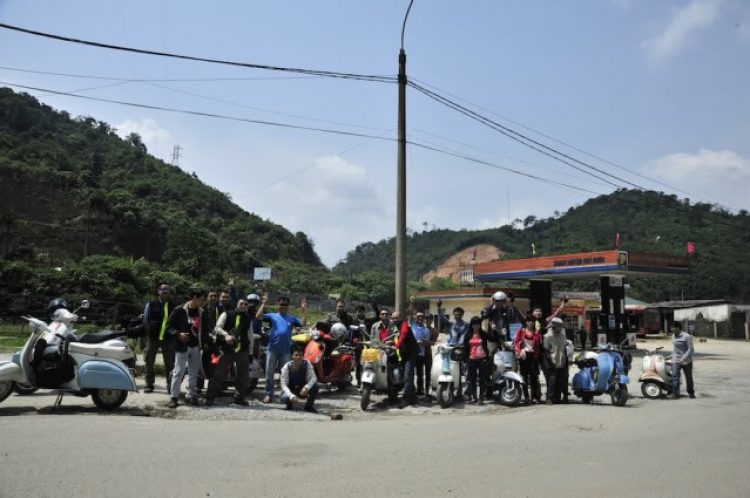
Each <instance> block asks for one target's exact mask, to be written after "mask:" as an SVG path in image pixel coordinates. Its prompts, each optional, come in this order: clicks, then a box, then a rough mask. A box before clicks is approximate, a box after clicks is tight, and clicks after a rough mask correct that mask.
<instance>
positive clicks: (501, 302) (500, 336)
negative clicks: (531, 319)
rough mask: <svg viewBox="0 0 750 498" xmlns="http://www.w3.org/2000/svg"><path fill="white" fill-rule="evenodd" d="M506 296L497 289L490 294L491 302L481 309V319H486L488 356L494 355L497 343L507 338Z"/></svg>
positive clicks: (508, 321)
mask: <svg viewBox="0 0 750 498" xmlns="http://www.w3.org/2000/svg"><path fill="white" fill-rule="evenodd" d="M507 303H508V296H506V295H505V292H503V291H497V292H495V293H494V294H493V295H492V304H490V305H489V306H487V307H486V308H484V309H483V310H482V319H486V320H487V335H488V336H489V340H488V341H487V347H488V348H489V355H490V358H492V357H494V356H495V352H496V351H497V350H498V348H499V347H500V346H499V343H501V342H503V341H505V340H508V339H509V336H508V326H509V324H510V320H509V319H508V309H507Z"/></svg>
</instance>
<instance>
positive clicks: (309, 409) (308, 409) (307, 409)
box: [305, 406, 318, 413]
mask: <svg viewBox="0 0 750 498" xmlns="http://www.w3.org/2000/svg"><path fill="white" fill-rule="evenodd" d="M305 411H306V412H307V413H318V410H316V409H315V407H314V406H306V407H305Z"/></svg>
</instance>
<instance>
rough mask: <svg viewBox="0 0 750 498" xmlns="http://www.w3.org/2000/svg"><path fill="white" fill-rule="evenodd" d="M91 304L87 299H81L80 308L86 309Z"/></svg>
mask: <svg viewBox="0 0 750 498" xmlns="http://www.w3.org/2000/svg"><path fill="white" fill-rule="evenodd" d="M89 306H91V305H90V304H89V302H88V301H87V300H85V299H84V300H83V301H81V308H83V309H88V307H89Z"/></svg>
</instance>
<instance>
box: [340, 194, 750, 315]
mask: <svg viewBox="0 0 750 498" xmlns="http://www.w3.org/2000/svg"><path fill="white" fill-rule="evenodd" d="M518 225H521V226H523V225H525V226H526V227H527V228H526V229H523V230H522V229H520V228H515V227H511V226H508V225H506V226H502V227H500V228H497V229H491V230H481V231H465V230H462V231H452V230H432V231H425V232H422V233H414V234H412V235H411V236H409V237H408V241H407V260H408V279H409V280H418V279H419V278H420V277H421V276H422V275H423V274H424V273H427V272H428V271H430V270H432V269H433V268H435V267H436V266H437V265H439V264H440V263H442V262H443V261H444V260H445V259H446V258H448V257H449V256H450V255H452V254H454V253H456V252H458V251H460V250H462V249H465V248H467V247H470V246H472V245H475V244H480V243H483V244H493V245H495V246H497V247H498V248H500V249H501V250H503V251H505V252H507V253H508V256H507V257H508V258H513V259H517V258H528V257H532V254H531V244H532V243H534V244H535V245H536V254H537V256H544V255H552V254H564V253H574V252H586V251H595V250H607V249H614V244H615V234H616V233H620V237H621V239H620V240H621V247H622V249H624V250H629V251H633V252H654V251H655V250H656V251H657V252H660V253H667V254H675V255H684V254H685V253H686V243H687V242H688V241H690V242H693V243H695V244H696V247H697V252H696V253H694V254H693V255H692V256H691V259H692V267H691V270H690V275H689V276H687V277H681V278H679V277H674V278H647V279H637V280H633V281H632V282H631V283H632V287H631V295H632V296H633V297H635V298H638V299H643V300H645V301H658V300H662V299H675V298H677V299H679V298H680V297H681V296H682V295H683V291H684V296H685V299H700V298H711V299H713V298H726V299H733V300H736V301H741V302H750V251H748V247H750V215H748V213H747V212H746V211H741V212H740V213H739V214H737V215H732V214H730V213H728V212H726V211H724V210H722V209H720V208H716V207H714V206H712V205H708V204H702V203H698V204H695V205H690V204H689V203H688V202H687V201H686V200H680V199H677V197H675V196H670V195H666V194H663V193H658V192H650V191H649V192H641V191H634V190H620V191H617V192H615V193H613V194H611V195H607V196H601V197H597V198H594V199H590V200H589V201H587V202H586V203H585V204H583V205H582V206H578V207H574V208H571V209H569V210H568V212H567V213H565V214H564V215H562V216H561V217H559V218H547V219H537V218H535V217H533V216H529V217H527V218H526V219H525V220H523V221H522V222H519V223H517V224H516V226H518ZM657 236H660V237H661V238H660V240H659V242H658V244H657V243H655V240H656V237H657ZM394 251H395V242H394V240H393V239H388V240H383V241H380V242H378V243H377V244H373V243H371V242H366V243H363V244H360V245H359V246H357V247H356V248H355V249H354V250H352V251H349V253H348V254H347V256H346V258H345V259H344V260H343V261H342V262H341V263H339V264H338V265H337V266H336V267H335V268H334V272H335V273H340V274H344V275H354V276H356V275H360V274H363V273H364V272H365V271H372V270H377V271H382V272H385V273H386V274H389V275H390V274H393V271H394ZM578 286H582V288H584V287H586V288H588V287H591V285H588V284H586V283H581V284H579V285H578Z"/></svg>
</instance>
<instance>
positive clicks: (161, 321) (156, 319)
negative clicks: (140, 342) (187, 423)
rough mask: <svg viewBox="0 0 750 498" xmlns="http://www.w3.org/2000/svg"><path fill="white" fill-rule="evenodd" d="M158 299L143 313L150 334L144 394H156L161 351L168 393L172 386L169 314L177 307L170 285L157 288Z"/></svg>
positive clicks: (163, 283) (171, 345)
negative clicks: (155, 367)
mask: <svg viewBox="0 0 750 498" xmlns="http://www.w3.org/2000/svg"><path fill="white" fill-rule="evenodd" d="M156 294H157V296H158V297H157V298H156V299H154V300H153V301H149V303H148V304H147V305H146V308H145V309H144V311H143V323H144V325H145V326H146V332H147V334H148V344H147V346H146V349H145V351H144V354H143V356H144V361H145V363H146V388H145V389H144V392H146V393H152V392H154V382H155V381H156V370H155V369H154V364H155V363H156V354H157V353H158V352H159V350H160V349H161V355H162V358H163V359H164V372H166V375H167V391H169V388H170V386H171V384H172V382H171V380H172V370H174V346H173V344H172V338H171V337H169V336H168V335H167V319H168V318H169V314H170V313H172V310H174V308H175V305H174V303H173V302H172V301H171V300H170V299H169V284H168V283H167V282H159V285H157V286H156Z"/></svg>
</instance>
